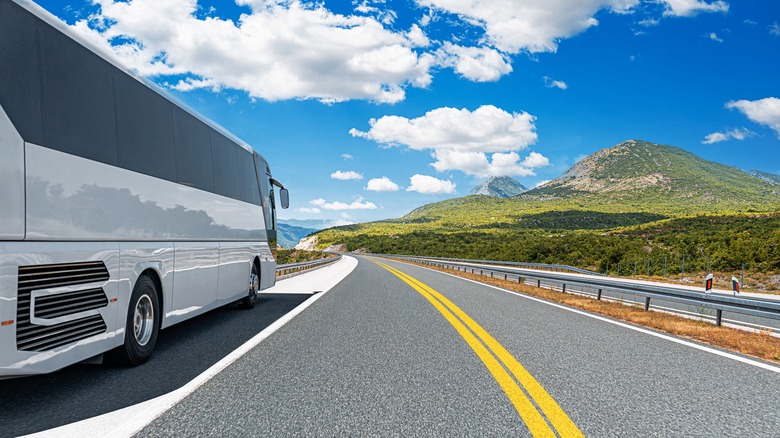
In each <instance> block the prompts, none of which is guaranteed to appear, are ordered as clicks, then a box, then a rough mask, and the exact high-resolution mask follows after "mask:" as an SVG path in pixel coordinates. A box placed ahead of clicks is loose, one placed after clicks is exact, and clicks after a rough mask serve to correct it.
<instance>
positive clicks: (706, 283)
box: [704, 274, 713, 293]
mask: <svg viewBox="0 0 780 438" xmlns="http://www.w3.org/2000/svg"><path fill="white" fill-rule="evenodd" d="M712 280H713V276H712V274H707V278H706V279H705V281H704V292H706V293H712V292H711V291H712Z"/></svg>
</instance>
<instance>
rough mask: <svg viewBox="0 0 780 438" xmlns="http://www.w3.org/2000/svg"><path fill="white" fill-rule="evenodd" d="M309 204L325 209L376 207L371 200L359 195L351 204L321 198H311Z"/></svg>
mask: <svg viewBox="0 0 780 438" xmlns="http://www.w3.org/2000/svg"><path fill="white" fill-rule="evenodd" d="M309 204H311V205H314V206H315V207H321V208H323V209H325V210H376V209H377V208H378V207H377V206H376V204H374V203H373V202H366V201H364V200H363V198H361V197H358V198H356V199H355V200H354V201H352V203H351V204H347V203H346V202H339V201H334V202H328V201H326V200H324V199H322V198H318V199H312V200H311V201H309Z"/></svg>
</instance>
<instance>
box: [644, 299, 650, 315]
mask: <svg viewBox="0 0 780 438" xmlns="http://www.w3.org/2000/svg"><path fill="white" fill-rule="evenodd" d="M648 310H650V297H647V298H645V312H647V311H648Z"/></svg>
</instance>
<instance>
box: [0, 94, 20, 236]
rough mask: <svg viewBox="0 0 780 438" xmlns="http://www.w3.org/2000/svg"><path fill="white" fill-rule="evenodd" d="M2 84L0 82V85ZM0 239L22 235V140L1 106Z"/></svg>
mask: <svg viewBox="0 0 780 438" xmlns="http://www.w3.org/2000/svg"><path fill="white" fill-rule="evenodd" d="M2 86H5V84H0V87H2ZM0 157H2V159H0V188H2V190H0V224H2V226H0V239H3V240H22V239H24V207H25V205H24V141H23V140H22V137H21V136H20V135H19V133H18V132H17V131H16V128H14V125H13V124H12V123H11V120H9V119H8V116H7V115H6V113H5V111H4V110H3V108H2V106H0Z"/></svg>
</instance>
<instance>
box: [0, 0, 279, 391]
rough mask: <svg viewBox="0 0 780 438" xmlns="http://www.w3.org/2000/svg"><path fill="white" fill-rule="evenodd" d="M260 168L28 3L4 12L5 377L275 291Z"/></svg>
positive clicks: (270, 185)
mask: <svg viewBox="0 0 780 438" xmlns="http://www.w3.org/2000/svg"><path fill="white" fill-rule="evenodd" d="M274 186H276V187H278V188H279V189H280V192H279V195H280V196H279V198H280V201H281V207H283V208H286V207H287V204H288V194H287V191H286V190H285V189H284V188H283V187H282V185H281V184H279V183H278V182H277V181H276V180H274V179H273V178H272V177H271V171H270V168H269V167H268V164H267V163H266V161H265V160H264V159H263V157H261V156H260V155H259V154H258V153H257V152H255V151H254V150H253V149H252V148H251V147H249V146H248V145H246V144H244V143H243V142H241V141H240V140H238V139H237V138H235V137H234V136H232V135H231V134H229V133H228V132H226V131H225V130H224V129H222V128H220V127H218V126H217V125H215V124H214V123H211V122H209V121H207V120H205V119H204V118H202V117H200V116H198V115H196V114H195V113H194V112H192V111H190V110H188V109H185V107H184V106H183V105H181V104H177V103H175V102H174V101H173V100H172V99H171V98H170V97H166V93H164V92H163V91H161V90H160V89H158V88H157V87H155V86H153V85H151V84H149V83H147V82H146V81H145V80H143V79H139V78H138V77H136V75H134V74H132V73H131V72H130V71H129V70H127V69H125V68H123V67H121V66H120V64H119V63H118V62H117V61H115V60H114V59H113V58H112V57H111V56H110V55H109V54H106V53H103V52H102V51H101V50H100V49H99V48H97V47H95V46H93V45H91V44H89V43H88V42H86V41H83V40H80V39H79V38H78V37H77V36H75V35H72V34H71V33H70V32H69V31H68V29H67V27H66V26H64V25H63V24H61V23H60V22H59V21H58V20H57V19H55V18H54V17H53V16H51V15H50V14H48V13H47V12H45V11H44V10H42V9H41V8H39V7H38V6H36V5H35V4H33V3H31V2H28V1H24V0H0V378H4V377H12V376H22V375H30V374H39V373H47V372H51V371H55V370H58V369H60V368H63V367H65V366H67V365H70V364H73V363H76V362H79V361H84V360H86V359H90V358H94V357H96V356H98V357H99V356H100V355H101V354H103V353H106V352H108V353H109V354H111V355H112V356H114V357H116V358H118V359H120V360H122V361H124V362H125V363H127V364H130V365H138V364H141V363H143V362H145V361H146V360H147V359H148V358H149V356H150V355H151V353H152V350H153V349H154V346H155V342H156V340H157V336H158V332H159V330H160V329H164V328H166V327H169V326H171V325H173V324H176V323H178V322H181V321H184V320H186V319H188V318H192V317H194V316H196V315H199V314H201V313H203V312H206V311H208V310H210V309H214V308H216V307H218V306H222V305H224V304H228V303H232V302H236V301H238V302H239V303H240V305H241V306H242V307H246V308H251V307H253V306H254V303H255V298H256V295H257V293H258V292H259V291H260V290H262V289H264V288H268V287H270V286H273V284H274V282H275V278H276V277H275V272H276V261H275V249H276V231H275V201H274V199H275V197H274Z"/></svg>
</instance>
